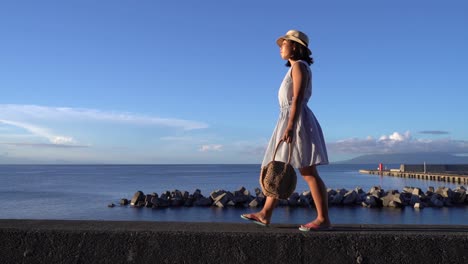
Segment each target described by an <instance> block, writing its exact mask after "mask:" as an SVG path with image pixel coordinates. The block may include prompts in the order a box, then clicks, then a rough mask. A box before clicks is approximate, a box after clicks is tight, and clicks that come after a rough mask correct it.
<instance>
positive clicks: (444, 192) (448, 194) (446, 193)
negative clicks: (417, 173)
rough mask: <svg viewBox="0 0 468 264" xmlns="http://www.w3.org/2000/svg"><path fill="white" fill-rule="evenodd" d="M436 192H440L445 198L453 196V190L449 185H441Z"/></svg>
mask: <svg viewBox="0 0 468 264" xmlns="http://www.w3.org/2000/svg"><path fill="white" fill-rule="evenodd" d="M435 193H437V194H439V195H440V196H442V197H444V198H452V197H453V191H452V190H451V189H450V188H447V187H439V188H437V190H436V191H435Z"/></svg>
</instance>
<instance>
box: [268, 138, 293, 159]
mask: <svg viewBox="0 0 468 264" xmlns="http://www.w3.org/2000/svg"><path fill="white" fill-rule="evenodd" d="M283 142H286V141H284V139H281V140H280V141H279V142H278V145H276V148H275V153H273V161H275V158H276V152H277V151H278V148H279V146H280V145H281V143H283ZM287 144H289V156H288V162H287V163H286V164H289V162H291V156H292V146H291V143H287Z"/></svg>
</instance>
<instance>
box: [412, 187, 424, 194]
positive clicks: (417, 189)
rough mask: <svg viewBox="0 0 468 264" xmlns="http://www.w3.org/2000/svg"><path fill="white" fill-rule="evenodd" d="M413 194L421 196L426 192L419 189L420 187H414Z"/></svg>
mask: <svg viewBox="0 0 468 264" xmlns="http://www.w3.org/2000/svg"><path fill="white" fill-rule="evenodd" d="M411 194H412V195H417V196H421V195H424V192H423V191H422V190H421V189H419V188H414V189H413V192H412V193H411Z"/></svg>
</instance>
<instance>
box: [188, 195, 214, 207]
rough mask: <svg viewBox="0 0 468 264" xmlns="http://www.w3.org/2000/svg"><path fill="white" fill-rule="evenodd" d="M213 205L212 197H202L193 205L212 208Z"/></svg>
mask: <svg viewBox="0 0 468 264" xmlns="http://www.w3.org/2000/svg"><path fill="white" fill-rule="evenodd" d="M212 204H213V200H212V199H211V198H210V197H201V198H200V199H198V200H195V202H193V205H195V206H211V205H212Z"/></svg>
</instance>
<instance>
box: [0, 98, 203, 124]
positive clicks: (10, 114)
mask: <svg viewBox="0 0 468 264" xmlns="http://www.w3.org/2000/svg"><path fill="white" fill-rule="evenodd" d="M0 116H1V117H2V118H4V119H9V120H30V119H33V120H97V121H105V122H116V123H129V124H139V125H157V126H165V127H174V128H180V129H183V130H194V129H203V128H207V127H208V125H207V124H206V123H203V122H198V121H192V120H185V119H177V118H161V117H154V116H145V115H136V114H131V113H120V112H106V111H101V110H96V109H86V108H70V107H47V106H38V105H15V104H3V105H0Z"/></svg>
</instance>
